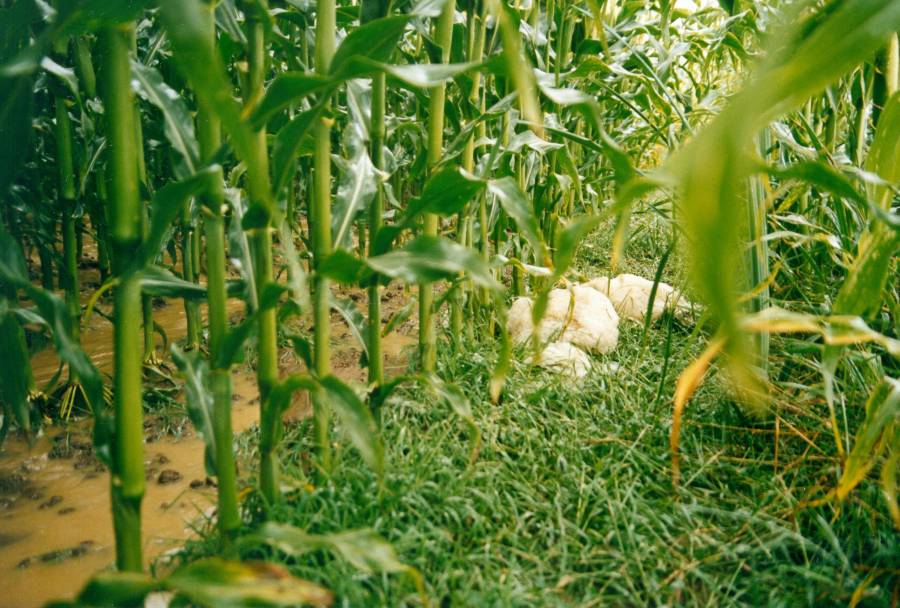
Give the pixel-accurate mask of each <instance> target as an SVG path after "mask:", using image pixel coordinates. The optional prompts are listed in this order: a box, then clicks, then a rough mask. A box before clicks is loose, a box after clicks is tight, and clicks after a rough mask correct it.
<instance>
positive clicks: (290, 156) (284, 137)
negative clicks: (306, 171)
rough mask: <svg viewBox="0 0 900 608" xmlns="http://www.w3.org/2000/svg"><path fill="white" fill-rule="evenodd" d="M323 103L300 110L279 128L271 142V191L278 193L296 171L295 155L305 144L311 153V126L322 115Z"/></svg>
mask: <svg viewBox="0 0 900 608" xmlns="http://www.w3.org/2000/svg"><path fill="white" fill-rule="evenodd" d="M324 108H325V105H324V104H319V105H317V106H316V107H314V108H312V109H311V110H307V111H306V112H301V113H300V114H297V115H296V116H295V117H294V118H292V119H291V121H290V122H288V123H287V124H286V125H285V126H283V127H281V129H279V131H278V134H277V135H276V136H275V141H274V143H273V144H272V192H274V193H275V194H276V195H280V194H281V193H282V191H283V190H284V189H285V187H286V186H287V185H288V183H289V182H290V181H291V178H292V177H293V176H294V174H295V173H296V171H297V162H296V159H297V156H298V155H299V154H301V153H302V152H303V151H304V147H303V146H304V144H307V148H306V150H307V152H308V154H312V151H313V147H312V142H313V139H312V127H313V126H314V125H315V123H316V121H317V120H318V119H319V117H320V116H321V115H322V113H323V111H324Z"/></svg>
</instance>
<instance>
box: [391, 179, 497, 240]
mask: <svg viewBox="0 0 900 608" xmlns="http://www.w3.org/2000/svg"><path fill="white" fill-rule="evenodd" d="M484 189H485V182H484V181H483V180H480V179H477V178H475V177H474V176H471V175H468V174H466V173H465V172H464V171H462V170H461V169H459V168H457V167H445V168H443V169H440V170H439V171H437V172H436V173H434V174H433V175H432V176H431V177H429V178H428V181H427V182H425V187H424V188H423V190H422V195H421V196H420V197H418V198H416V199H413V200H411V201H410V202H409V205H408V206H407V209H406V214H405V216H404V219H403V222H402V225H403V226H409V225H411V224H412V222H413V221H414V220H415V219H417V218H418V217H419V215H421V214H422V213H434V214H437V215H440V216H441V217H450V216H453V215H456V214H457V213H459V212H460V211H462V210H463V208H464V207H465V206H466V205H467V204H468V203H469V201H471V200H472V199H473V198H475V196H476V195H478V194H479V193H480V192H482V191H483V190H484Z"/></svg>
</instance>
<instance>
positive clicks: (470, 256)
mask: <svg viewBox="0 0 900 608" xmlns="http://www.w3.org/2000/svg"><path fill="white" fill-rule="evenodd" d="M366 264H367V265H368V266H369V267H370V268H372V269H373V270H374V271H376V272H378V273H380V274H383V275H384V276H387V277H390V278H392V279H401V280H403V281H406V282H407V283H433V282H435V281H440V280H443V279H453V278H455V277H456V276H457V275H459V274H462V273H465V274H466V275H467V276H468V277H469V278H471V279H472V282H474V283H475V284H476V285H478V286H481V287H486V288H488V289H496V290H499V289H501V286H500V285H499V284H498V283H497V281H496V279H494V277H493V275H492V274H491V271H490V268H489V267H488V265H487V264H486V263H485V262H484V260H482V259H481V256H480V255H478V253H476V252H475V251H473V250H471V249H468V248H467V247H463V246H462V245H459V244H457V243H454V242H453V241H450V240H447V239H445V238H441V237H433V236H420V237H418V238H416V239H415V240H413V241H411V242H410V243H408V244H407V245H406V246H404V247H403V248H401V249H398V250H396V251H392V252H390V253H386V254H384V255H380V256H375V257H372V258H369V259H368V260H366Z"/></svg>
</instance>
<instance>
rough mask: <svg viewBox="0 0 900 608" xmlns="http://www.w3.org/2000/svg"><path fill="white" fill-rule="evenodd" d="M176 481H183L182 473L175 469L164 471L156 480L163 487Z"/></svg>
mask: <svg viewBox="0 0 900 608" xmlns="http://www.w3.org/2000/svg"><path fill="white" fill-rule="evenodd" d="M176 481H181V473H179V472H178V471H176V470H175V469H164V470H163V471H162V473H160V474H159V477H158V478H157V479H156V483H158V484H159V485H161V486H164V485H168V484H170V483H175V482H176Z"/></svg>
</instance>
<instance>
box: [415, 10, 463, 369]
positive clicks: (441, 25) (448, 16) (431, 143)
mask: <svg viewBox="0 0 900 608" xmlns="http://www.w3.org/2000/svg"><path fill="white" fill-rule="evenodd" d="M455 10H456V2H455V0H448V1H447V3H446V4H445V5H444V7H443V8H442V9H441V14H440V16H439V17H438V20H437V24H436V25H435V34H434V39H435V42H436V43H437V45H438V46H439V47H440V48H441V63H447V62H449V61H450V45H451V42H452V37H453V14H454V12H455ZM446 97H447V87H446V85H445V84H443V83H442V84H440V85H438V86H437V87H435V88H434V89H432V90H431V97H430V98H429V100H428V156H427V159H426V162H427V164H428V168H429V169H433V168H434V167H435V166H436V165H437V164H438V163H439V162H440V160H441V155H442V153H443V147H444V104H445V101H446ZM422 233H423V234H425V235H427V236H437V234H438V216H437V215H435V214H433V213H426V214H425V217H424V219H423V225H422ZM433 307H434V286H433V285H432V284H431V283H421V284H420V285H419V365H420V367H421V369H422V371H423V372H426V373H427V372H433V371H434V368H435V363H436V360H437V339H436V334H435V326H434V314H433V313H434V311H433V310H432V308H433Z"/></svg>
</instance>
